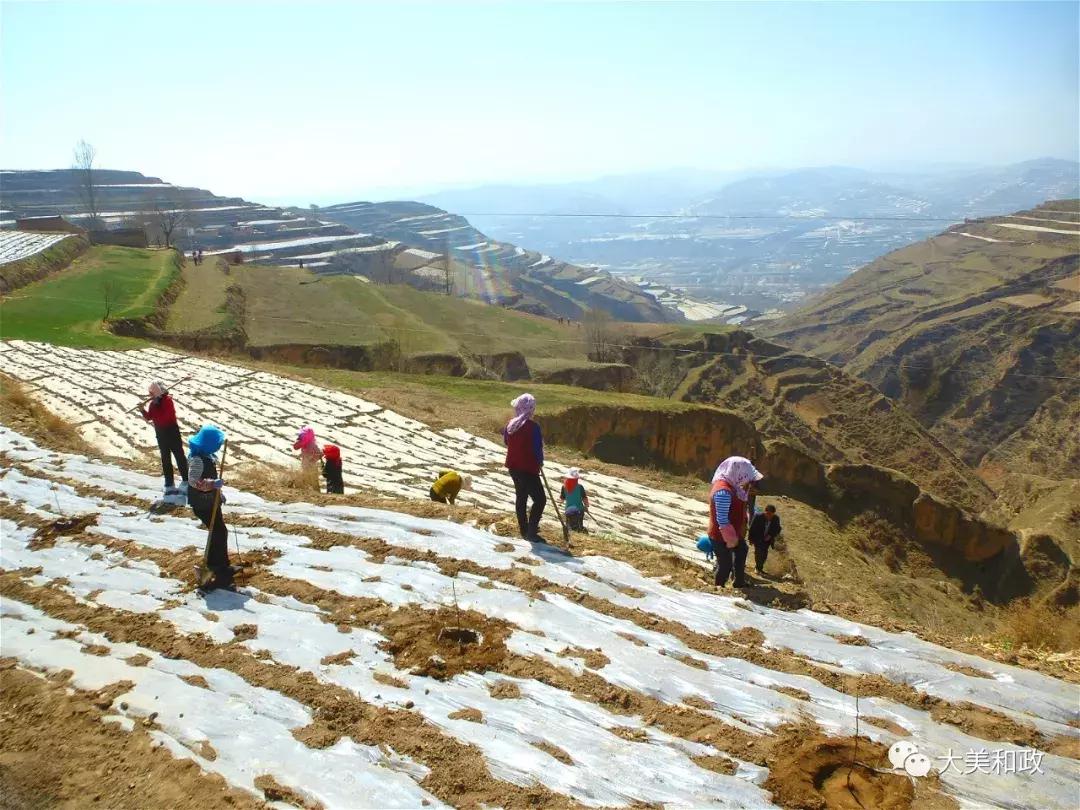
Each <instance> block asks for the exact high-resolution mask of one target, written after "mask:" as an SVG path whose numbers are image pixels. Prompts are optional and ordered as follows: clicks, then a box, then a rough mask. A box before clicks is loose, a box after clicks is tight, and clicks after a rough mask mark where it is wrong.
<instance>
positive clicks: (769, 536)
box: [749, 503, 781, 574]
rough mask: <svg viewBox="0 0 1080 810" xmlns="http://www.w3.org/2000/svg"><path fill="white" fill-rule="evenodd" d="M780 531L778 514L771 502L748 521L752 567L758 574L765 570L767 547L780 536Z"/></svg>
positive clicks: (767, 555) (767, 554)
mask: <svg viewBox="0 0 1080 810" xmlns="http://www.w3.org/2000/svg"><path fill="white" fill-rule="evenodd" d="M780 531H781V529H780V516H779V515H778V514H776V507H775V506H773V505H772V504H771V503H770V504H769V505H768V506H766V507H765V511H764V512H758V513H757V514H756V515H754V517H753V519H752V520H751V521H750V532H749V534H750V542H751V543H753V545H754V567H755V568H756V569H757V572H758V573H759V574H763V573H764V572H765V560H766V559H768V557H769V549H770V548H771V547H772V545H773V543H775V542H776V538H778V537H779V536H780Z"/></svg>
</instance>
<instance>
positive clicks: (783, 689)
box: [769, 686, 810, 700]
mask: <svg viewBox="0 0 1080 810" xmlns="http://www.w3.org/2000/svg"><path fill="white" fill-rule="evenodd" d="M769 688H770V689H772V690H773V691H774V692H779V693H780V694H782V695H787V696H788V697H793V698H796V699H798V700H810V695H809V694H807V693H806V692H804V691H803V690H802V689H796V688H795V687H794V686H770V687H769Z"/></svg>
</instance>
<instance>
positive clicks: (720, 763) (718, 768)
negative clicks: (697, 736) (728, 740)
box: [690, 756, 739, 776]
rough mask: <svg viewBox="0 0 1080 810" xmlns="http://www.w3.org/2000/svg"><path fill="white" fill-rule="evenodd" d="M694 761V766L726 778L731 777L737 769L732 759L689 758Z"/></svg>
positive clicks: (714, 757)
mask: <svg viewBox="0 0 1080 810" xmlns="http://www.w3.org/2000/svg"><path fill="white" fill-rule="evenodd" d="M690 759H692V760H693V761H694V764H695V765H697V766H698V767H699V768H704V769H705V770H707V771H714V772H716V773H722V774H725V775H726V776H733V775H734V774H735V771H737V770H738V769H739V763H737V762H736V761H735V760H733V759H728V758H727V757H718V756H696V757H690Z"/></svg>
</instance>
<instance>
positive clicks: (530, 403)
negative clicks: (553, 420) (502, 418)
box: [506, 394, 536, 436]
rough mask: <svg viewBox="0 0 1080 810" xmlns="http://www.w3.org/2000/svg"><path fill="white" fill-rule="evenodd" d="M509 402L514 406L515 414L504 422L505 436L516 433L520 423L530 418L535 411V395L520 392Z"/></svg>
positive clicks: (519, 428) (522, 423)
mask: <svg viewBox="0 0 1080 810" xmlns="http://www.w3.org/2000/svg"><path fill="white" fill-rule="evenodd" d="M510 404H511V405H512V406H513V407H514V413H515V414H516V416H514V418H513V419H511V420H510V421H509V422H507V423H506V435H507V436H509V435H510V434H511V433H517V432H518V431H519V430H521V426H522V425H524V424H525V423H526V422H528V421H529V420H530V419H532V415H533V414H534V413H536V397H534V396H533V395H532V394H522V395H521V396H520V397H517V398H516V399H515V400H514V401H513V402H511V403H510Z"/></svg>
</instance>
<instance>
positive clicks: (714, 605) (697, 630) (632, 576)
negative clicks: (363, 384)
mask: <svg viewBox="0 0 1080 810" xmlns="http://www.w3.org/2000/svg"><path fill="white" fill-rule="evenodd" d="M4 435H5V437H6V441H15V442H16V443H15V444H14V445H11V450H10V451H9V458H16V459H17V458H20V457H23V458H27V459H33V461H34V464H35V467H36V468H40V469H42V470H43V471H44V472H45V473H46V474H49V472H50V471H52V470H57V469H60V470H62V471H64V472H66V473H67V474H68V475H69V476H71V477H73V478H75V479H77V480H79V481H87V480H90V481H94V482H96V484H98V485H104V486H106V487H109V488H111V489H116V490H117V491H118V494H121V495H123V494H124V493H125V492H126V491H127V492H130V491H137V490H138V488H137V487H132V486H131V484H132V483H133V482H135V481H138V480H140V479H142V480H143V481H147V478H146V477H145V476H140V475H137V474H133V473H127V472H123V471H116V470H113V469H111V468H109V467H107V466H103V465H98V464H96V463H92V462H90V463H87V462H85V461H83V460H80V459H79V458H78V457H71V456H64V455H62V454H52V453H45V454H43V453H42V451H40V450H30V449H17V448H20V447H25V448H29V447H30V445H28V444H25V443H23V442H22V440H17V439H16V438H15V437H14V434H10V433H7V432H5V434H4ZM19 479H20V475H19V474H16V473H9V475H8V476H7V477H6V478H5V479H4V488H5V490H10V489H11V488H13V487H14V488H16V489H17V490H18V491H25V489H24V488H23V487H22V485H20V484H19ZM147 483H149V482H148V481H147ZM69 494H70V495H72V496H73V493H68V491H67V488H66V487H63V486H61V487H60V488H59V497H60V501H59V503H60V504H62V505H63V506H62V508H63V509H64V511H65V512H72V511H78V510H77V508H76V506H75V502H73V501H68V500H65V498H68V497H69ZM35 497H36V498H37V499H38V502H37V506H38V507H41V508H43V507H46V506H49V504H51V503H53V502H54V500H55V499H56V498H57V497H58V493H57V492H55V491H54V492H47V491H46V490H44V489H39V491H38V493H37V495H36V496H35ZM125 497H127V496H126V495H125ZM87 508H91V507H90V506H87ZM229 514H230V518H231V519H232V520H234V522H235V523H241V524H245V525H246V524H249V521H246V520H242V518H243V516H249V517H250V518H252V519H253V520H254V523H251V524H250V525H259V526H271V527H277V528H276V529H271V530H258V529H256V530H254V531H253V533H252V532H249V531H248V529H247V528H245V530H244V535H245V537H247V535H248V534H249V533H250V534H252V536H253V537H258V538H260V539H261V540H262V541H263V542H264V543H265V542H269V541H271V540H272V541H273V542H272V543H271V545H276V544H284V546H287V547H291V546H292V545H295V544H296V543H297V542H301V543H303V544H305V545H306V544H308V543H315V548H319V549H328V548H331V547H333V546H334V545H336V544H338V543H339V542H345V540H346V539H347V538H348V537H350V536H351V537H354V538H359V539H358V540H356V541H354V542H353V543H351V545H352V546H353V547H354V548H355V549H356V550H357V551H358V552H361V553H362V554H363V555H364V557H365V559H370V560H372V561H375V560H378V559H379V558H382V559H384V560H385V559H387V558H389V557H393V558H394V559H396V560H398V561H399V562H400V561H401V558H402V557H403V556H404V557H406V558H408V557H411V563H412V564H415V565H419V566H427V567H430V568H431V570H438V571H444V572H445V573H446V574H449V575H456V574H458V573H460V572H462V571H465V572H467V573H470V574H471V575H472V576H474V577H479V578H495V579H497V580H500V581H502V582H503V583H504V584H505V585H507V586H509V587H512V588H515V589H516V588H519V587H522V588H525V589H527V590H528V591H529V592H531V593H533V594H538V593H546V594H548V597H546V598H550V597H552V596H554V597H556V600H557V601H559V604H562V603H564V602H565V603H569V602H577V603H580V604H583V605H585V606H587V607H588V608H589V609H591V610H599V611H601V612H605V613H608V614H609V615H611V616H612V618H616V619H618V620H620V621H626V620H629V621H630V622H631V624H636V625H637V628H638V629H636V630H635V629H634V628H633V627H630V626H628V627H626V628H624V632H625V633H629V634H630V635H635V634H637V635H641V632H642V631H644V632H645V633H646V634H650V633H655V632H656V628H657V627H660V628H663V630H664V632H665V633H667V634H673V633H674V634H675V635H678V636H679V637H680V638H682V639H684V640H685V641H686V642H687V643H688V646H685V647H681V648H678V649H679V651H680V654H694V653H695V652H705V653H706V654H707V655H709V656H712V657H715V656H717V655H727V654H735V655H738V653H737V652H736V653H732V650H731V648H730V647H728V648H724V647H720V648H719V650H720V651H719V652H718V651H717V649H716V648H715V647H713V646H712V645H711V644H710V643H709V642H708V641H706V639H707V636H705V635H700V634H702V633H706V634H712V633H720V634H727V633H731V632H735V633H736V634H738V633H739V632H743V631H747V630H748V629H752V630H753V631H754V632H757V633H762V632H763V633H764V640H765V642H766V644H767V646H768V647H770V648H773V649H778V650H782V649H785V648H787V649H790V650H793V651H794V652H795V653H796V654H797V655H801V656H803V657H804V658H805V660H809V661H812V662H817V663H818V664H819V665H821V664H823V665H825V666H826V667H829V668H836V667H840V668H842V669H843V670H846V671H847V672H849V673H858V672H862V673H866V674H870V675H880V676H884V677H887V678H896V677H898V676H900V674H901V673H902V678H901V679H900V680H901V682H902V683H906V684H910V685H912V686H915V687H917V688H918V689H920V690H925V691H926V692H927V693H928V694H930V695H933V696H935V697H937V698H944V699H946V700H963V701H974V702H978V703H981V704H982V705H985V706H987V707H988V708H992V709H1000V710H1004V711H1006V712H1013V713H1014V714H1016V715H1017V717H1018V719H1021V720H1023V721H1024V722H1035V723H1037V724H1038V723H1042V722H1048V724H1047V725H1044V726H1043V728H1044V730H1045V732H1046V733H1047V734H1048V735H1054V734H1058V733H1061V724H1062V723H1066V722H1068V721H1069V720H1070V719H1072V718H1073V717H1074V716H1075V714H1076V711H1075V707H1073V706H1072V705H1071V702H1070V700H1071V699H1070V698H1069V697H1068V696H1066V697H1065V699H1064V702H1061V700H1059V699H1058V698H1056V697H1054V698H1051V697H1048V695H1050V694H1052V693H1054V692H1055V690H1058V689H1059V686H1058V682H1057V681H1054V680H1052V679H1048V678H1045V677H1044V676H1040V675H1036V674H1034V673H1031V672H1029V671H1026V670H1022V669H1018V668H1015V667H1008V666H1002V665H999V664H994V663H991V662H988V661H984V660H982V659H979V658H976V657H974V656H969V655H962V654H958V653H955V652H952V651H949V650H946V649H944V648H941V647H938V646H936V645H933V644H928V643H926V642H921V641H919V640H917V639H914V638H912V637H910V636H901V635H896V634H893V633H886V632H884V631H880V630H877V629H876V628H872V627H867V626H865V625H859V624H856V623H853V622H847V621H844V620H841V619H837V618H835V617H831V616H823V615H820V614H812V613H808V612H800V613H794V614H793V613H784V612H782V611H778V610H774V609H769V608H751V607H749V606H747V605H746V604H745V603H741V600H735V599H731V598H728V597H721V596H716V595H713V594H709V593H698V592H688V591H678V590H675V589H672V588H670V587H668V586H666V585H664V584H663V583H661V582H658V581H656V580H654V579H650V578H647V577H643V576H641V575H640V574H638V573H637V572H636V571H635V570H633V569H632V568H630V567H629V566H627V565H625V564H623V563H617V562H614V561H612V560H608V559H606V558H603V557H588V558H584V559H577V558H568V557H566V556H564V555H561V554H558V553H549V552H546V551H544V550H542V549H540V550H537V551H534V550H533V549H531V548H530V546H529V545H528V544H525V543H508V542H507V541H506V540H505V539H503V538H498V537H495V536H492V535H490V534H486V533H482V532H477V531H476V530H474V529H471V528H469V527H463V526H456V525H451V524H445V523H442V522H440V521H432V520H426V519H421V518H411V517H406V516H402V515H396V514H392V513H382V512H377V511H374V510H368V509H358V508H355V507H325V506H311V507H310V508H309V509H306V510H305V511H304V512H297V511H296V510H294V509H290V508H289V507H288V506H286V505H282V504H275V503H273V502H269V501H263V500H261V499H258V498H255V497H254V496H251V495H248V494H246V493H236V494H235V495H234V496H232V497H230V506H229ZM292 526H295V527H296V528H295V529H291V528H290V527H292ZM286 530H288V531H295V532H298V533H299V534H291V533H290V534H288V535H283V534H282V532H283V531H286ZM433 530H438V535H437V536H436V535H433V534H432V533H431V532H432V531H433ZM91 531H92V532H96V531H97V530H96V529H92V530H91ZM335 532H336V533H339V534H340V535H341V537H338V538H335V537H334V536H333V534H334V533H335ZM327 533H329V537H328V538H327V539H325V540H323V539H321V538H323V536H324V535H325V534H327ZM372 537H378V538H382V539H381V540H372V539H370V538H372ZM316 538H320V539H318V540H316ZM364 538H367V539H364ZM245 542H246V541H245ZM416 552H421V553H423V554H424V555H430V554H434V555H435V556H434V557H433V558H430V560H431V561H428V558H426V557H416V556H415V553H416ZM537 555H539V556H537ZM450 560H454V561H458V563H457V564H448V562H447V561H450ZM286 562H287V560H281V561H279V562H278V564H280V565H285V564H286ZM432 562H434V563H435V565H434V566H433V567H432ZM462 562H464V563H466V564H464V565H463V564H461V563H462ZM522 562H526V563H528V565H527V573H523V572H522V570H521V569H520V568H518V566H519V565H520V564H521V563H522ZM346 567H347V566H346ZM316 570H317V569H316ZM500 572H507V574H506V576H505V577H503V576H501V574H500ZM367 573H368V574H371V572H370V571H368V572H367ZM315 576H321V575H319V574H315ZM311 581H312V583H313V584H316V585H319V584H320V583H319V582H316V581H314V580H311ZM327 581H328V582H333V579H331V580H327ZM545 582H546V583H549V584H546V585H545V584H543V583H545ZM323 584H325V583H323ZM331 587H333V586H331ZM565 609H573V606H569V607H566V608H565ZM634 613H637V614H638V615H637V616H636V617H635V616H634V615H633V614H634ZM676 624H681V625H682V626H683V627H685V628H687V629H688V630H689V631H690V633H689V634H682V633H678V632H677V630H676V627H675V625H676ZM541 629H544V628H541ZM545 632H546V630H545ZM695 635H697V636H698V637H699V638H700V640H697V641H696V640H695ZM851 635H858V636H861V637H863V638H865V639H867V640H868V641H869V644H868V645H866V646H862V647H855V648H853V647H851V646H850V645H849V644H847V643H845V642H844V640H843V637H844V636H851ZM572 643H573V644H574V645H575V646H579V647H586V648H588V647H589V644H588V643H587V641H584V640H581V639H577V640H573V642H572ZM666 643H668V644H670V643H671V641H670V640H669V641H668V642H666ZM660 646H661V647H663V645H660ZM750 660H754V658H751V659H750ZM765 665H766V666H777V665H776V664H773V663H771V662H766V664H765ZM778 666H779V668H780V669H787V668H788V667H787V666H786V665H785V664H783V663H780V664H778ZM950 666H966V667H969V668H971V667H974V668H977V669H980V670H982V671H984V672H986V673H987V674H989V675H991V676H992V678H991V679H989V680H988V679H986V678H968V677H966V676H957V675H956V674H955V673H953V672H951V671H950V670H949V667H950ZM803 671H804V672H805V671H807V670H806V669H805V667H804V668H803ZM774 675H775V673H774ZM788 685H793V686H798V684H788ZM1044 719H1045V720H1044Z"/></svg>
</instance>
